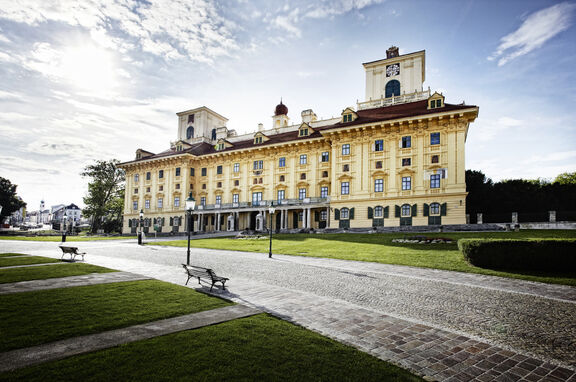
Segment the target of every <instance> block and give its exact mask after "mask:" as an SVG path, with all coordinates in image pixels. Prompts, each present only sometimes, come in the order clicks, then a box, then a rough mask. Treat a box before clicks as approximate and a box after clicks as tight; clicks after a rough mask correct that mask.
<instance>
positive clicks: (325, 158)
mask: <svg viewBox="0 0 576 382" xmlns="http://www.w3.org/2000/svg"><path fill="white" fill-rule="evenodd" d="M329 159H330V154H329V153H328V151H324V152H323V153H322V159H321V161H322V162H328V161H329Z"/></svg>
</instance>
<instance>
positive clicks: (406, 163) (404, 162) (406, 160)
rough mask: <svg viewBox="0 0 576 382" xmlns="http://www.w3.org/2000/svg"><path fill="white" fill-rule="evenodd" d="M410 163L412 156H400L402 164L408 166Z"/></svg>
mask: <svg viewBox="0 0 576 382" xmlns="http://www.w3.org/2000/svg"><path fill="white" fill-rule="evenodd" d="M411 164H412V158H402V166H410V165H411Z"/></svg>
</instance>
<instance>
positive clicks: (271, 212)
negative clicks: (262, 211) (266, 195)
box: [268, 202, 276, 258]
mask: <svg viewBox="0 0 576 382" xmlns="http://www.w3.org/2000/svg"><path fill="white" fill-rule="evenodd" d="M274 211H276V208H274V202H270V208H268V212H269V213H270V227H269V229H270V251H269V252H268V258H272V215H274Z"/></svg>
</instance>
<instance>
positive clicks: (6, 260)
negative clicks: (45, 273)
mask: <svg viewBox="0 0 576 382" xmlns="http://www.w3.org/2000/svg"><path fill="white" fill-rule="evenodd" d="M59 262H60V260H59V259H52V258H50V257H42V256H27V257H13V256H8V257H0V267H12V266H15V265H31V264H46V263H59Z"/></svg>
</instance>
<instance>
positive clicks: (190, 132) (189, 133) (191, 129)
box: [186, 126, 194, 139]
mask: <svg viewBox="0 0 576 382" xmlns="http://www.w3.org/2000/svg"><path fill="white" fill-rule="evenodd" d="M190 138H194V126H188V128H187V129H186V139H190Z"/></svg>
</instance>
